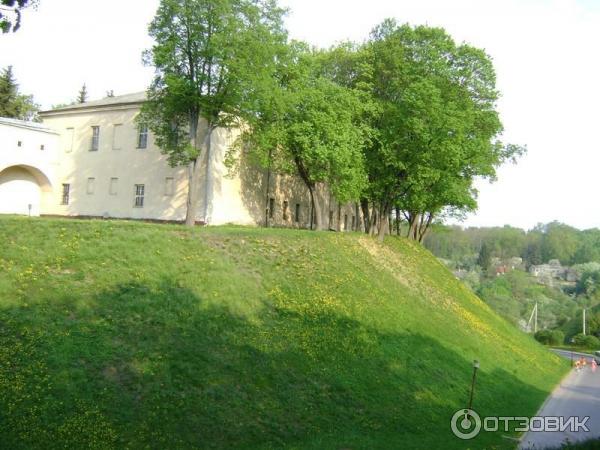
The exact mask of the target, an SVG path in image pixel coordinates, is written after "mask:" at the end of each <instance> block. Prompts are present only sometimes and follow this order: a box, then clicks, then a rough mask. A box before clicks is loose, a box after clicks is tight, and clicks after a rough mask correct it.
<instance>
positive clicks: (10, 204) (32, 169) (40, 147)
mask: <svg viewBox="0 0 600 450" xmlns="http://www.w3.org/2000/svg"><path fill="white" fill-rule="evenodd" d="M58 140H59V137H58V134H57V133H55V132H53V131H52V130H49V129H46V128H44V127H43V126H41V125H40V124H36V123H29V122H23V121H19V120H13V119H4V118H0V214H25V215H26V214H31V215H39V214H44V213H46V211H47V210H48V209H49V208H51V205H52V203H53V199H52V191H53V188H54V184H55V183H56V181H55V179H56V172H57V168H58V166H59V161H58V152H57V148H58ZM29 205H31V209H30V207H29Z"/></svg>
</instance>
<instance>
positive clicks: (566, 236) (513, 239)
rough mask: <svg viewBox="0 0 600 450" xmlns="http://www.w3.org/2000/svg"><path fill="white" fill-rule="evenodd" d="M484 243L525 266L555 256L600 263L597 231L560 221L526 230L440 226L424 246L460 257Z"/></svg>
mask: <svg viewBox="0 0 600 450" xmlns="http://www.w3.org/2000/svg"><path fill="white" fill-rule="evenodd" d="M483 242H485V243H486V244H487V245H488V247H489V249H490V251H491V253H492V256H494V257H498V258H501V259H505V258H510V257H513V256H521V257H522V258H523V260H524V261H525V265H526V266H527V267H529V266H530V265H539V264H543V263H546V262H548V261H549V260H551V259H558V260H559V261H560V262H561V263H562V264H563V265H567V266H570V265H574V264H575V265H579V264H585V263H588V262H593V261H598V262H600V230H598V229H591V230H584V231H580V230H577V229H576V228H573V227H570V226H568V225H565V224H561V223H559V222H552V223H549V224H546V225H543V224H540V225H537V226H536V227H535V228H534V229H532V230H529V231H528V232H525V231H524V230H521V229H519V228H513V227H510V226H504V227H488V228H468V229H462V228H460V227H456V226H455V227H441V226H438V227H437V228H435V229H434V230H433V233H431V234H430V235H429V236H428V237H427V239H426V240H425V245H426V246H427V248H429V249H431V250H432V251H433V252H434V253H435V254H436V255H437V256H439V257H441V258H444V259H451V260H461V259H462V258H465V257H468V256H469V255H473V254H477V252H478V251H479V248H480V247H481V245H482V243H483Z"/></svg>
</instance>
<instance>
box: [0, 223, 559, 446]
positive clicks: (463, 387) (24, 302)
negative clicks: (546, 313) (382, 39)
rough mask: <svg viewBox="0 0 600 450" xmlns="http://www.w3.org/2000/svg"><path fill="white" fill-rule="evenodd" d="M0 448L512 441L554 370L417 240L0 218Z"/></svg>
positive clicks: (555, 376)
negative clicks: (499, 422)
mask: <svg viewBox="0 0 600 450" xmlns="http://www.w3.org/2000/svg"><path fill="white" fill-rule="evenodd" d="M0 239H1V246H0V443H1V444H0V446H1V447H3V448H11V449H25V448H27V449H34V448H125V447H126V448H163V449H164V448H169V449H176V448H215V449H234V448H242V449H246V448H247V449H278V448H292V449H352V450H356V449H398V448H404V449H409V448H421V449H435V448H444V449H462V448H473V449H475V448H511V446H514V443H511V442H510V441H508V440H506V439H503V438H502V437H501V434H505V433H498V434H481V435H480V436H479V437H478V438H477V439H476V440H474V441H469V442H465V441H460V440H459V439H457V438H455V437H454V436H453V435H452V433H451V432H450V426H449V423H450V418H451V416H452V415H453V413H454V412H455V411H456V410H457V409H459V408H462V407H464V406H465V405H466V403H467V401H468V393H469V386H470V381H471V374H472V360H474V359H478V360H480V361H481V369H480V372H479V374H478V382H477V389H476V395H475V401H474V409H476V410H477V411H478V412H479V413H480V414H481V415H498V414H502V415H511V416H514V415H517V416H523V415H528V414H529V415H531V414H534V413H535V412H536V410H537V408H538V407H539V406H540V404H541V403H542V401H543V400H544V398H545V396H546V395H547V393H548V391H549V390H550V389H552V387H553V386H554V385H555V384H556V383H557V382H558V381H559V379H560V378H561V376H562V375H563V374H564V373H565V371H566V370H567V367H566V366H567V364H566V363H563V362H562V361H559V359H558V358H557V357H555V356H554V355H552V354H550V353H548V352H547V351H546V350H545V349H544V348H542V347H541V346H540V345H538V344H537V343H535V342H534V341H533V340H532V339H530V338H529V337H527V336H525V335H523V334H521V333H520V332H518V331H517V330H516V329H514V328H513V327H512V326H511V325H509V324H508V323H507V322H505V321H504V320H503V319H501V318H499V317H498V316H497V315H496V314H495V313H493V312H492V311H491V309H490V308H489V307H488V306H487V305H485V304H484V303H483V302H482V301H480V300H479V299H478V298H477V297H475V296H474V295H473V294H472V293H471V292H470V291H469V290H468V289H467V288H466V287H464V286H463V285H462V284H461V283H460V282H458V281H456V280H455V279H454V277H453V276H452V275H451V273H450V272H449V271H448V270H447V269H446V268H444V267H443V266H442V265H441V264H440V263H438V262H437V260H436V259H435V258H434V257H433V256H432V255H431V254H430V253H429V252H428V251H426V250H424V249H423V248H421V247H420V246H418V245H416V244H414V243H412V242H408V241H406V240H402V239H396V238H390V239H389V240H388V241H387V242H386V243H385V244H384V245H382V244H379V243H377V242H376V241H374V240H371V239H370V238H367V237H364V236H362V235H359V234H335V233H312V232H304V231H291V230H273V229H269V230H265V229H248V228H236V227H223V228H208V229H194V230H188V229H186V228H183V227H181V226H171V225H150V224H142V223H132V222H116V221H115V222H112V221H75V220H50V219H26V218H14V217H13V218H11V217H3V218H0Z"/></svg>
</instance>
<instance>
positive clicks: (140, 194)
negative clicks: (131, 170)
mask: <svg viewBox="0 0 600 450" xmlns="http://www.w3.org/2000/svg"><path fill="white" fill-rule="evenodd" d="M144 191H145V188H144V185H143V184H136V185H135V207H136V208H143V207H144Z"/></svg>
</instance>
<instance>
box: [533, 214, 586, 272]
mask: <svg viewBox="0 0 600 450" xmlns="http://www.w3.org/2000/svg"><path fill="white" fill-rule="evenodd" d="M542 231H543V235H544V238H543V239H542V248H541V250H542V259H543V260H544V261H549V260H551V259H558V260H559V261H560V262H561V263H562V264H565V265H569V264H571V263H573V261H574V256H575V254H576V253H577V250H578V247H579V233H580V232H579V230H577V229H576V228H573V227H570V226H568V225H565V224H562V223H559V222H552V223H549V224H547V225H544V226H543V228H542Z"/></svg>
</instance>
